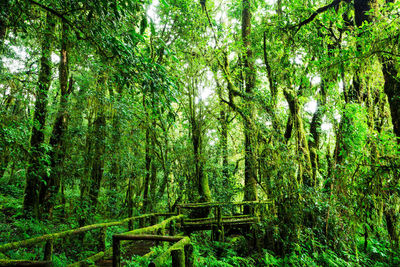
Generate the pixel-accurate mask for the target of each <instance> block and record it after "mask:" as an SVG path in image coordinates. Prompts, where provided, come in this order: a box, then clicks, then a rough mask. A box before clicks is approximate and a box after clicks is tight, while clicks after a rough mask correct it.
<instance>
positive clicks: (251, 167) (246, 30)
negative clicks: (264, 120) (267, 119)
mask: <svg viewBox="0 0 400 267" xmlns="http://www.w3.org/2000/svg"><path fill="white" fill-rule="evenodd" d="M251 17H252V14H251V1H250V0H243V1H242V41H243V46H244V51H245V55H244V57H243V63H244V75H245V77H244V85H245V92H246V94H247V95H252V94H253V90H254V86H255V80H256V71H255V68H254V59H253V51H252V49H251V41H250V34H251ZM245 101H246V103H245V112H246V114H247V115H248V116H247V117H248V119H247V120H244V139H245V140H244V149H245V171H244V183H245V185H244V200H245V201H253V200H257V199H258V197H257V180H256V179H257V156H256V153H257V141H256V140H257V138H256V132H254V130H255V129H254V128H255V127H253V125H252V124H253V123H254V112H255V111H254V106H253V105H251V103H250V101H248V100H245ZM246 209H247V210H246V211H245V212H247V213H248V212H250V210H248V208H247V207H246Z"/></svg>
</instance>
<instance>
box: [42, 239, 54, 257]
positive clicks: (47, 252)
mask: <svg viewBox="0 0 400 267" xmlns="http://www.w3.org/2000/svg"><path fill="white" fill-rule="evenodd" d="M52 259H53V240H48V241H47V242H46V245H45V246H44V256H43V260H44V261H52Z"/></svg>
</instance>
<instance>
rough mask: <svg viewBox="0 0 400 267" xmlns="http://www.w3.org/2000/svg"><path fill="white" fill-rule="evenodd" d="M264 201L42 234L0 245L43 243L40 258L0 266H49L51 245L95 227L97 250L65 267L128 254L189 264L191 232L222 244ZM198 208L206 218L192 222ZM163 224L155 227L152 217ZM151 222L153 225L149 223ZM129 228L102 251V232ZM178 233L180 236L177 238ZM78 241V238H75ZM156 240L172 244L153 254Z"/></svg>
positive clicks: (111, 262)
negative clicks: (205, 234) (209, 233)
mask: <svg viewBox="0 0 400 267" xmlns="http://www.w3.org/2000/svg"><path fill="white" fill-rule="evenodd" d="M268 204H270V202H267V201H263V202H260V201H257V202H237V203H215V202H212V203H188V204H181V205H178V206H177V209H176V213H153V214H145V215H141V216H136V217H132V218H126V219H124V220H121V221H116V222H108V223H101V224H93V225H88V226H84V227H81V228H76V229H72V230H68V231H64V232H59V233H53V234H47V235H43V236H39V237H34V238H30V239H27V240H22V241H17V242H12V243H8V244H3V245H0V255H2V253H6V252H7V251H9V250H16V249H21V248H26V247H32V246H40V245H41V244H43V245H44V248H43V257H42V258H43V260H42V261H29V260H12V259H8V258H6V259H0V266H52V265H53V264H52V258H53V253H54V249H53V248H54V244H56V243H57V242H59V240H60V239H63V238H66V237H69V238H71V237H72V236H77V237H78V234H83V233H86V232H89V231H92V230H95V229H100V233H99V234H98V235H97V237H98V238H97V239H98V246H97V247H98V248H99V250H100V251H99V252H97V253H95V254H94V255H92V256H90V257H89V258H87V259H83V260H81V261H78V262H75V263H73V264H70V265H69V266H87V264H88V263H93V262H95V263H96V265H97V266H116V267H117V266H121V257H122V258H125V259H126V258H127V257H129V258H130V257H131V256H132V255H141V256H144V257H154V256H157V257H156V258H155V259H154V260H153V261H152V263H151V264H150V265H149V266H160V265H162V264H163V263H164V262H165V261H167V260H168V259H169V258H170V257H172V260H173V262H174V266H192V265H193V263H192V261H193V259H192V256H191V251H192V250H193V248H192V247H191V244H190V238H189V236H190V234H191V233H192V232H195V231H202V230H212V239H213V240H217V241H224V238H225V233H226V231H227V230H229V229H231V228H238V227H239V228H240V227H247V229H248V228H249V226H250V225H252V224H254V223H257V222H259V221H260V220H262V218H263V216H264V215H265V214H266V211H267V209H268ZM199 210H203V211H204V210H207V212H206V214H207V215H208V216H207V217H205V218H191V214H194V213H196V212H197V214H201V213H199V212H198V211H199ZM160 217H164V220H162V221H161V222H159V223H157V219H158V218H160ZM138 220H144V223H145V224H147V225H148V226H146V227H142V228H138V229H132V228H133V222H134V221H138ZM150 222H152V223H153V224H152V223H150ZM123 225H126V226H127V227H128V231H127V232H123V233H121V234H113V235H112V240H113V242H112V246H111V247H107V246H106V245H107V244H106V237H107V229H108V228H109V227H112V226H123ZM177 233H180V234H178V235H177ZM78 238H79V237H78ZM160 242H169V243H172V245H171V246H170V247H169V248H168V249H167V250H166V251H165V252H163V253H162V254H160V255H154V253H153V252H150V248H151V247H152V246H154V245H156V244H159V243H160ZM121 246H124V247H125V251H126V252H125V254H121Z"/></svg>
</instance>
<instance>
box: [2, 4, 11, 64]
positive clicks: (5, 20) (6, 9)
mask: <svg viewBox="0 0 400 267" xmlns="http://www.w3.org/2000/svg"><path fill="white" fill-rule="evenodd" d="M10 8H11V3H10V0H2V1H1V2H0V55H2V54H3V46H4V39H5V38H6V34H7V28H8V16H9V15H10ZM0 64H2V63H1V61H0ZM0 67H2V66H1V65H0Z"/></svg>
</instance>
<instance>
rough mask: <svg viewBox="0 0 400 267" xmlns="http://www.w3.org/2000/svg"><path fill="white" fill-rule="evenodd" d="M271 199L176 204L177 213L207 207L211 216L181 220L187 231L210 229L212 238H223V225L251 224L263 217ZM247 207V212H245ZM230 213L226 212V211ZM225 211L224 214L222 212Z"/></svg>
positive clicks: (220, 239)
mask: <svg viewBox="0 0 400 267" xmlns="http://www.w3.org/2000/svg"><path fill="white" fill-rule="evenodd" d="M271 203H272V202H271V201H243V202H203V203H186V204H180V205H177V213H178V214H181V213H183V212H184V210H192V211H193V210H196V209H204V208H209V209H210V210H211V213H212V214H213V217H208V216H207V217H203V218H193V219H190V218H187V219H185V220H184V222H183V224H184V225H183V226H184V229H186V230H187V233H190V232H191V231H193V230H204V229H211V230H212V237H213V239H214V240H218V241H223V240H224V225H235V224H237V225H251V224H252V223H256V222H258V221H260V219H263V217H264V216H265V214H266V211H267V209H268V205H269V204H271ZM245 207H247V212H245ZM229 208H231V210H230V213H231V214H226V211H229ZM224 212H225V214H224Z"/></svg>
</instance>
